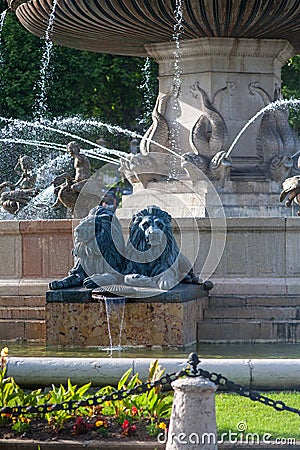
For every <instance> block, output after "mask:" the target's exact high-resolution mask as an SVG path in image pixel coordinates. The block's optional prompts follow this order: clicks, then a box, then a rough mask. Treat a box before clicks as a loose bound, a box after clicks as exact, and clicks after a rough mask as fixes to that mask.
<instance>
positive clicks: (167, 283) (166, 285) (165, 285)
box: [158, 279, 174, 291]
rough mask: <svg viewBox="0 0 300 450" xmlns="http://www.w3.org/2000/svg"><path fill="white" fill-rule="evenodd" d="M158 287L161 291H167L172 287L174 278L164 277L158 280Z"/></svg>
mask: <svg viewBox="0 0 300 450" xmlns="http://www.w3.org/2000/svg"><path fill="white" fill-rule="evenodd" d="M158 287H159V289H161V290H162V291H169V290H170V289H172V288H173V287H174V280H166V279H162V280H159V282H158Z"/></svg>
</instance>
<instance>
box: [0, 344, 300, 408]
mask: <svg viewBox="0 0 300 450" xmlns="http://www.w3.org/2000/svg"><path fill="white" fill-rule="evenodd" d="M199 364H200V360H199V359H198V355H197V354H196V353H191V354H190V356H189V360H188V367H187V368H186V369H184V370H181V371H179V372H174V373H171V374H166V375H164V376H162V377H161V378H160V379H159V380H156V381H153V382H149V381H146V382H144V383H141V384H140V385H138V386H136V387H134V388H131V389H121V390H116V391H114V392H112V393H111V394H106V395H102V396H100V395H97V394H96V395H94V396H93V397H90V398H88V399H85V400H69V401H65V402H62V403H56V404H53V403H45V404H43V405H37V406H12V407H9V406H5V407H2V408H0V415H2V414H9V415H11V416H20V415H26V414H46V413H51V412H54V411H75V410H76V409H78V408H84V407H92V406H98V405H100V404H102V403H104V402H106V401H116V400H124V399H125V398H127V397H129V396H131V395H139V394H143V393H146V392H149V391H150V390H151V389H152V388H155V387H159V386H162V387H167V388H168V390H170V389H171V387H170V385H171V383H172V382H173V381H175V380H178V379H179V378H182V377H184V376H187V377H203V378H206V379H207V380H210V381H212V382H213V383H214V384H216V385H218V386H222V387H225V388H226V389H228V390H229V391H231V392H235V393H236V394H238V395H241V396H243V397H247V398H249V399H250V400H252V401H254V402H260V403H262V404H264V405H266V406H271V407H272V408H274V409H275V410H276V411H289V412H292V413H295V414H298V415H299V416H300V410H299V409H296V408H293V407H291V406H287V405H286V404H285V403H284V402H282V401H280V400H273V399H271V398H269V397H266V396H265V395H262V394H260V393H259V392H257V391H254V390H253V389H248V388H246V387H244V386H242V385H241V384H237V383H235V382H234V381H230V380H228V378H226V377H224V376H223V375H222V374H220V373H219V374H218V373H215V372H209V371H207V370H204V369H201V368H198V365H199Z"/></svg>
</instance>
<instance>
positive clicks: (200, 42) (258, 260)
mask: <svg viewBox="0 0 300 450" xmlns="http://www.w3.org/2000/svg"><path fill="white" fill-rule="evenodd" d="M9 3H10V7H11V8H12V10H14V11H15V13H16V15H17V17H18V19H19V21H20V22H21V24H22V25H23V26H24V27H25V28H26V29H28V30H29V31H30V32H32V33H34V34H35V35H37V36H40V37H42V36H44V35H45V30H46V28H47V24H48V18H49V15H50V13H51V10H52V7H53V2H52V1H51V0H30V1H22V0H11V1H10V2H9ZM174 12H175V14H174ZM51 39H52V40H53V41H54V42H56V43H58V44H61V45H64V46H69V47H74V48H78V49H85V50H91V51H95V52H106V53H112V54H121V55H128V56H141V57H145V56H150V57H151V58H154V59H155V61H156V62H157V63H158V64H159V94H158V98H157V102H156V105H155V108H154V111H153V123H152V125H151V127H150V128H149V130H148V131H147V132H146V134H145V136H144V137H143V139H142V141H141V145H140V153H139V154H137V155H130V156H128V158H126V159H124V160H122V162H121V171H122V172H123V173H124V175H125V176H126V177H127V178H128V179H129V180H130V181H131V182H132V184H133V189H134V192H133V195H132V196H129V198H128V199H126V200H124V201H123V207H122V209H120V210H119V212H118V216H119V218H120V220H121V224H122V227H123V229H124V230H125V229H126V227H127V225H128V221H129V218H130V217H131V216H132V214H134V213H136V211H137V210H138V209H140V207H141V206H147V205H149V204H158V205H159V206H161V207H162V208H163V209H165V210H166V211H168V212H169V213H170V214H171V215H172V216H173V217H174V218H175V220H176V223H174V227H173V228H174V234H175V236H176V238H178V239H180V236H181V240H182V243H183V248H184V252H183V253H184V254H185V255H186V256H188V257H189V259H190V260H191V261H192V262H193V263H194V266H195V271H196V273H200V272H201V275H203V274H204V275H205V276H204V279H205V278H206V277H207V276H210V277H211V278H212V279H213V280H214V282H215V288H214V291H213V292H214V299H213V301H212V303H211V304H207V305H206V307H205V308H206V310H205V311H204V312H202V317H201V318H200V319H199V322H198V332H197V333H198V335H197V337H198V340H199V341H209V342H210V341H212V340H218V341H222V340H225V341H228V340H236V341H244V340H248V341H249V340H251V341H255V340H258V341H265V340H271V341H278V340H281V341H284V342H285V341H297V340H298V339H299V338H298V331H297V330H298V326H299V324H298V319H297V314H296V311H294V312H293V311H292V308H290V309H289V307H290V306H293V307H294V306H295V305H296V306H297V305H299V306H300V301H299V299H298V298H297V295H298V292H299V286H300V271H299V269H298V268H297V267H298V266H299V264H298V255H297V248H299V246H300V239H299V224H298V222H297V221H295V219H294V218H286V215H287V210H286V209H285V208H284V207H283V206H281V205H280V204H279V193H280V190H281V183H282V181H283V180H284V179H285V178H287V177H288V176H290V175H295V174H297V173H299V172H298V168H297V167H295V164H294V162H293V159H292V155H293V154H294V153H296V152H297V150H298V147H299V141H298V137H297V136H296V135H295V133H294V131H293V130H292V129H291V127H290V126H289V123H288V109H287V105H284V106H283V107H280V108H276V109H274V110H270V109H268V108H267V106H268V105H269V104H270V103H272V102H273V101H276V102H277V103H276V104H277V105H278V104H279V103H280V101H281V77H280V70H281V67H282V66H283V65H284V64H285V62H286V61H287V60H288V58H290V57H291V56H292V55H293V54H295V53H297V52H299V51H300V47H299V42H300V6H299V2H298V0H287V1H286V2H284V3H283V2H282V1H281V0H264V1H262V0H249V1H247V2H242V1H235V2H232V1H230V0H217V1H214V2H212V1H210V0H207V1H206V0H197V1H196V0H184V1H182V2H180V1H172V0H168V1H165V0H164V1H162V0H153V1H151V2H136V1H134V0H126V1H122V0H110V1H106V0H104V1H102V2H96V1H90V0H80V1H77V2H76V4H75V3H74V2H71V1H68V0H62V1H59V2H57V4H56V8H55V21H54V26H53V32H52V33H51ZM262 108H266V109H265V110H264V111H263V112H262V113H261V114H258V113H259V111H261V110H262ZM255 114H258V117H257V119H256V120H255V121H254V122H253V123H252V124H251V125H250V126H249V127H248V128H247V130H246V131H245V132H244V133H243V134H242V135H241V137H240V139H239V140H238V141H237V142H236V143H235V144H234V145H233V142H234V139H235V137H236V136H237V135H238V133H239V132H240V130H241V129H242V128H243V127H244V126H246V124H247V123H248V121H249V120H250V119H251V118H252V117H253V116H254V115H255ZM225 216H226V224H225V225H226V226H227V241H226V246H225V237H226V226H225V225H224V218H225ZM222 220H223V222H222ZM220 221H221V222H222V223H220ZM212 231H214V236H212V234H213V233H212ZM199 235H200V243H199V241H198V240H197V236H199ZM195 236H196V237H195ZM274 243H275V245H274ZM224 246H225V252H223V250H224ZM209 258H210V261H209V262H207V261H208V259H209ZM69 267H70V266H69ZM69 267H67V269H68V268H69ZM203 267H204V268H205V269H203ZM228 299H231V303H228V302H227V300H228ZM268 301H269V303H268ZM266 304H267V306H270V309H269V310H265V309H264V307H265V306H266ZM213 305H215V306H213ZM227 305H229V306H231V314H233V312H235V314H236V316H230V315H229V314H228V311H225V309H226V307H227ZM240 305H243V307H246V311H245V308H244V309H243V311H239V310H238V307H239V306H240ZM251 305H252V306H251ZM255 305H258V310H259V311H260V312H261V311H263V314H262V316H260V315H259V314H260V312H258V310H257V309H255ZM282 305H285V306H287V307H288V308H285V311H284V314H283V311H282ZM234 306H236V308H235V307H234ZM205 308H204V309H205ZM276 308H277V309H276ZM229 309H230V308H229ZM294 309H295V308H294ZM218 310H221V315H218V314H217V313H219V311H218ZM237 310H238V311H237ZM285 314H288V315H287V316H286V315H285ZM293 314H294V315H293ZM221 319H225V322H222V320H221ZM268 319H270V321H269V322H268ZM271 320H272V322H271ZM291 321H292V325H293V326H292V325H291V326H290V322H291Z"/></svg>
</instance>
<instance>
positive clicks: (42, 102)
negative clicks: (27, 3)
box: [34, 0, 57, 118]
mask: <svg viewBox="0 0 300 450" xmlns="http://www.w3.org/2000/svg"><path fill="white" fill-rule="evenodd" d="M56 5H57V0H53V5H52V11H51V14H50V16H49V22H48V26H47V29H46V33H45V49H44V53H43V56H42V60H41V69H40V78H39V80H38V83H37V88H38V89H39V94H38V96H37V98H36V101H35V114H34V116H35V117H36V118H42V117H45V115H46V112H47V96H46V91H47V82H48V79H49V64H50V58H51V52H52V48H53V42H52V41H51V38H50V35H51V33H52V32H53V26H54V20H55V9H56ZM37 88H36V89H37Z"/></svg>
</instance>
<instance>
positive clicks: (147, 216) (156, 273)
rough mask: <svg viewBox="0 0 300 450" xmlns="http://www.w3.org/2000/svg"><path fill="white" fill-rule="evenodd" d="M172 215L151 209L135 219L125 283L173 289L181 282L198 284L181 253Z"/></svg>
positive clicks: (128, 246)
mask: <svg viewBox="0 0 300 450" xmlns="http://www.w3.org/2000/svg"><path fill="white" fill-rule="evenodd" d="M171 220H172V218H171V216H170V215H169V214H168V213H167V212H166V211H163V210H162V209H160V208H159V207H157V206H148V207H147V208H145V209H143V210H141V211H139V212H138V213H137V214H135V215H134V216H133V218H132V221H131V224H130V229H129V239H128V243H127V246H126V258H127V262H126V269H125V279H124V281H125V284H127V285H131V286H142V287H148V286H150V287H156V288H159V289H162V290H169V289H171V288H173V287H174V286H176V285H177V284H178V283H179V282H180V281H185V282H190V283H198V282H199V280H198V278H197V277H196V276H195V275H194V273H193V271H192V269H191V263H190V261H189V260H188V259H187V258H186V257H185V256H184V255H182V254H181V253H180V252H179V249H178V246H177V243H176V241H175V238H174V235H173V231H172V224H171Z"/></svg>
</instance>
